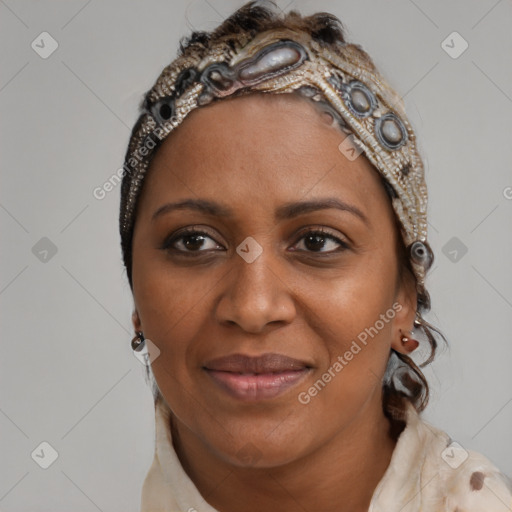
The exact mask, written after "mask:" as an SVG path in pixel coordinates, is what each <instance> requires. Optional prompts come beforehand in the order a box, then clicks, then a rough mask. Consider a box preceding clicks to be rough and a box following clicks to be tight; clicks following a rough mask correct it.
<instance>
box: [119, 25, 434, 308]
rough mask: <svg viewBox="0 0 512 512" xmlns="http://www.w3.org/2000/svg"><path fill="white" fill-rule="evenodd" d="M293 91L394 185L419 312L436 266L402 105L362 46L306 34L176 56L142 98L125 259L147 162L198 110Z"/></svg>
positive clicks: (131, 159)
mask: <svg viewBox="0 0 512 512" xmlns="http://www.w3.org/2000/svg"><path fill="white" fill-rule="evenodd" d="M256 91H260V92H266V93H290V92H294V91H297V92H298V93H300V94H302V95H304V96H305V97H307V98H310V99H311V100H312V101H314V102H318V103H321V104H322V105H323V106H324V108H326V109H328V111H329V112H330V113H331V114H332V115H333V117H334V118H335V119H336V120H337V122H338V124H339V127H340V128H341V129H342V130H343V131H344V132H345V133H348V134H352V137H351V138H352V142H353V144H354V146H353V147H354V148H356V147H359V148H360V150H361V151H362V152H364V154H365V155H366V157H367V158H368V159H369V160H370V162H371V163H372V164H373V165H374V166H375V167H376V169H377V170H378V171H379V173H380V174H381V175H382V176H383V177H384V178H385V180H386V182H387V183H388V184H389V185H390V187H388V188H389V190H390V193H391V201H392V206H393V209H394V211H395V214H396V216H397V218H398V219H399V221H400V224H401V226H402V238H403V240H404V243H405V246H406V248H407V251H408V255H409V258H410V261H411V265H412V268H413V271H414V274H415V276H416V280H417V290H418V292H419V293H420V296H421V297H422V300H423V304H424V305H425V306H426V307H427V308H429V307H430V304H429V299H428V293H427V292H426V290H425V288H424V279H425V274H426V272H427V270H428V269H429V268H430V266H431V264H432V261H433V253H432V250H431V248H430V246H429V244H428V243H427V212H426V210H427V188H426V184H425V179H424V169H423V163H422V160H421V157H420V156H419V154H418V152H417V149H416V142H415V134H414V132H413V130H412V128H411V126H410V124H409V122H408V120H407V117H406V115H405V110H404V106H403V102H402V100H401V98H400V97H399V96H398V95H397V94H396V93H395V92H394V91H393V89H392V88H391V87H390V86H389V85H388V84H387V83H386V81H385V80H384V78H383V77H382V76H381V75H380V74H379V73H378V71H377V70H376V69H375V67H374V66H373V65H370V63H369V62H368V61H367V60H366V59H365V58H364V56H362V54H361V51H360V49H359V47H357V46H355V45H352V44H347V43H344V42H338V43H337V46H336V47H327V46H326V45H325V44H320V43H319V42H318V41H316V40H315V39H313V38H312V36H311V35H310V34H308V33H307V32H305V31H302V30H292V29H274V30H268V31H265V32H262V33H259V34H258V35H257V36H256V37H253V38H250V37H249V35H248V34H247V33H240V34H236V35H233V36H231V37H230V39H229V42H228V41H227V40H220V41H218V42H217V43H215V44H213V45H212V46H211V47H209V48H208V49H205V48H204V47H201V49H200V50H198V51H196V52H193V54H192V55H187V54H186V55H182V56H180V57H178V58H177V59H175V60H174V61H173V62H172V63H171V64H170V65H168V66H167V67H166V68H165V69H164V70H163V71H162V73H161V75H160V76H159V78H158V79H157V81H156V83H155V85H154V86H153V87H152V88H151V90H150V91H149V92H148V93H147V94H146V96H145V100H144V103H143V106H142V114H141V116H140V117H139V120H138V122H137V123H136V125H135V127H134V129H133V132H132V135H131V139H130V142H129V145H128V151H127V153H126V158H125V164H124V171H125V172H124V176H123V182H122V187H121V207H120V218H119V222H120V232H121V244H122V249H123V253H124V255H125V263H126V255H127V254H128V253H129V252H130V246H131V238H132V234H133V226H134V220H135V208H136V204H137V200H138V197H139V194H140V192H141V188H142V184H143V180H144V177H145V175H146V172H147V169H148V167H149V162H150V159H151V157H152V155H153V154H154V153H155V151H156V148H157V147H158V146H159V144H160V143H161V142H162V141H163V140H164V139H165V138H166V137H167V136H168V135H169V133H171V131H173V130H174V129H176V127H178V126H179V125H180V123H181V122H182V121H183V120H184V119H185V117H186V116H187V115H188V114H189V113H190V112H191V111H192V110H194V109H195V108H198V107H201V106H204V105H207V104H209V103H211V102H212V101H218V100H220V99H222V98H226V97H228V96H231V95H235V96H239V95H242V94H247V93H250V92H256Z"/></svg>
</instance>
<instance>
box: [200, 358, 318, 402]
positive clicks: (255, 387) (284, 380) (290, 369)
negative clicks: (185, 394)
mask: <svg viewBox="0 0 512 512" xmlns="http://www.w3.org/2000/svg"><path fill="white" fill-rule="evenodd" d="M203 369H204V370H205V371H206V372H207V373H208V375H209V376H210V377H211V379H212V380H213V382H215V383H216V384H217V386H219V388H220V389H222V390H224V391H225V392H227V393H228V394H229V395H230V396H232V397H234V398H237V399H239V400H243V401H257V400H265V399H270V398H275V397H277V396H279V395H281V394H283V393H284V392H285V391H287V390H288V389H290V388H291V387H293V386H295V385H297V384H298V383H299V382H300V381H302V380H303V379H304V378H305V376H306V375H307V374H309V373H310V371H311V367H310V366H309V365H308V364H307V363H306V362H305V361H300V360H298V359H293V358H289V357H287V356H283V355H280V354H264V355H262V356H258V357H250V356H245V355H242V354H234V355H231V356H227V357H222V358H219V359H215V360H213V361H209V362H208V363H206V364H205V365H204V366H203Z"/></svg>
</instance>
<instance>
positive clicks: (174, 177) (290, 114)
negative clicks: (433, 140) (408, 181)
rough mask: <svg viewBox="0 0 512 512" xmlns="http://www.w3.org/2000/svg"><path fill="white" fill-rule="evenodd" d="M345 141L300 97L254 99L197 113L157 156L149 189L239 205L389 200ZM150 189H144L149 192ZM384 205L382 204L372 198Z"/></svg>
mask: <svg viewBox="0 0 512 512" xmlns="http://www.w3.org/2000/svg"><path fill="white" fill-rule="evenodd" d="M346 136H347V135H346V134H345V133H344V132H342V131H341V129H339V128H338V127H337V126H336V125H335V124H334V123H333V119H332V118H331V117H330V116H329V115H327V114H325V113H324V114H322V106H321V105H317V104H316V103H314V102H313V101H311V100H308V99H306V98H303V97H301V96H299V95H296V94H289V93H286V94H264V93H259V94H250V95H245V96H240V97H235V98H229V99H225V100H221V101H218V102H216V103H213V104H210V105H208V106H206V107H200V108H198V109H196V110H194V111H192V112H191V113H190V114H189V116H187V118H186V119H185V120H184V121H183V123H182V124H181V125H180V126H179V127H178V128H176V129H175V131H174V132H172V133H171V134H170V135H169V136H168V138H167V139H166V140H165V141H164V143H163V144H162V146H161V147H160V148H159V150H158V151H157V154H156V156H155V158H154V160H153V162H152V164H151V167H150V172H149V173H148V177H147V181H149V182H150V183H147V184H145V189H146V190H147V191H148V192H147V193H151V194H152V195H156V196H161V197H163V196H168V195H173V196H179V195H183V194H186V195H187V197H189V196H190V195H191V194H195V195H197V196H202V197H205V196H219V195H221V196H223V197H225V198H229V199H233V200H234V199H236V198H240V199H241V200H252V201H254V200H255V199H261V200H266V199H268V198H269V197H274V199H275V200H276V201H277V200H281V199H282V200H283V201H284V200H296V199H297V198H299V197H305V196H307V195H309V196H311V197H314V196H315V195H325V193H326V192H329V193H330V194H331V195H332V193H333V192H335V193H336V192H338V193H343V194H344V197H345V198H352V199H353V200H359V201H364V200H365V198H367V197H368V195H372V196H379V195H380V198H381V199H382V197H384V191H383V188H382V185H381V183H380V178H379V175H378V171H377V170H376V169H375V168H374V167H373V166H372V164H371V163H370V162H369V161H368V159H367V158H366V157H365V156H364V154H361V155H360V156H359V157H357V159H355V160H352V161H351V160H349V159H348V158H347V157H346V156H344V154H343V153H342V152H341V151H340V149H339V146H340V144H341V143H342V142H343V140H344V139H345V137H346ZM146 185H147V186H146ZM375 199H377V200H378V199H379V197H375Z"/></svg>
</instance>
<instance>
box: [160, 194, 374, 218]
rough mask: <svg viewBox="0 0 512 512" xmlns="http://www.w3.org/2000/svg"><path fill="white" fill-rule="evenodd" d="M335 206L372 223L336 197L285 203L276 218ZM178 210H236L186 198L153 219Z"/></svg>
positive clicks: (168, 205)
mask: <svg viewBox="0 0 512 512" xmlns="http://www.w3.org/2000/svg"><path fill="white" fill-rule="evenodd" d="M331 208H335V209H338V210H342V211H345V212H349V213H352V214H353V215H355V216H357V217H359V218H360V219H361V220H362V221H363V222H364V223H366V224H367V225H369V224H370V222H369V220H368V218H367V217H366V215H365V214H364V213H363V212H362V211H361V210H360V209H359V208H357V207H356V206H354V205H351V204H348V203H346V202H344V201H342V200H340V199H338V198H336V197H325V198H320V199H313V200H309V201H299V202H291V203H285V204H284V205H282V206H280V207H279V208H277V209H276V211H275V215H274V218H275V220H276V221H281V220H286V219H292V218H294V217H297V216H299V215H303V214H306V213H310V212H314V211H318V210H328V209H331ZM176 210H194V211H197V212H200V213H203V214H205V215H211V216H216V217H225V218H229V217H234V212H233V210H232V209H231V208H229V207H227V206H224V205H222V204H219V203H216V202H214V201H209V200H206V199H184V200H182V201H178V202H175V203H166V204H164V205H163V206H161V207H160V208H158V209H157V210H156V211H155V213H153V216H152V218H151V220H155V219H156V218H157V217H159V216H161V215H164V214H166V213H170V212H173V211H176Z"/></svg>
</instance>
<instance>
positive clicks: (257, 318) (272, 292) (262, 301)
mask: <svg viewBox="0 0 512 512" xmlns="http://www.w3.org/2000/svg"><path fill="white" fill-rule="evenodd" d="M269 252H270V250H269V249H265V250H264V251H263V252H262V254H260V256H258V258H256V260H254V261H253V262H252V263H248V262H247V261H245V260H244V259H243V258H241V257H240V256H239V255H238V254H235V255H234V256H233V258H234V259H235V262H234V263H233V268H232V270H231V271H230V272H228V273H227V274H226V275H225V277H224V280H223V281H224V283H223V284H221V293H220V297H219V298H218V300H217V302H216V312H215V313H216V318H217V321H218V322H220V323H222V324H228V325H233V324H236V325H238V326H239V327H240V328H242V329H243V330H244V331H246V332H251V333H261V332H262V331H264V330H265V328H266V327H267V325H268V324H275V325H277V324H282V325H286V324H289V323H291V322H292V321H293V319H294V317H295V314H296V310H295V305H294V301H293V293H292V290H291V289H290V287H289V283H287V280H286V276H285V275H284V273H283V272H282V271H280V270H279V269H280V268H281V267H280V266H279V265H277V264H275V262H272V261H271V260H272V257H270V256H269V257H267V255H268V254H269Z"/></svg>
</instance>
